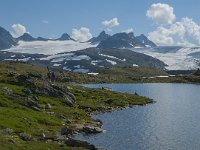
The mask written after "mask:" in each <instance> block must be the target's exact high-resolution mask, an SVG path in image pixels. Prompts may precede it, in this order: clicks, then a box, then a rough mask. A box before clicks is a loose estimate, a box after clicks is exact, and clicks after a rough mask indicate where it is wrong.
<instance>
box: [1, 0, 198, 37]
mask: <svg viewBox="0 0 200 150" xmlns="http://www.w3.org/2000/svg"><path fill="white" fill-rule="evenodd" d="M156 3H164V4H168V5H169V6H171V7H173V9H174V14H175V15H176V21H180V20H181V18H184V17H186V16H187V17H189V18H193V21H195V22H196V23H197V24H199V23H200V17H199V10H200V1H199V0H161V1H157V0H58V1H55V0H18V1H17V0H1V5H0V26H2V27H4V28H6V29H7V30H9V31H11V30H12V28H11V26H12V25H13V24H22V25H23V26H25V27H26V31H28V32H30V33H31V34H32V35H33V36H43V37H58V36H60V34H62V33H64V32H67V33H69V34H71V32H72V29H73V28H76V29H79V28H81V27H87V28H89V29H90V32H91V33H92V35H93V36H96V35H97V34H98V33H99V32H100V31H102V30H106V27H105V26H104V25H103V24H102V21H104V20H110V19H112V18H114V17H116V18H117V19H118V22H119V25H118V26H115V27H113V28H112V29H111V30H112V31H109V32H108V33H109V34H114V33H116V32H121V31H122V30H125V29H128V28H133V30H134V33H135V34H136V35H138V34H141V33H144V34H146V35H148V34H149V33H150V32H152V31H154V30H156V28H157V27H158V25H156V24H155V22H153V21H152V19H150V18H149V17H147V16H146V13H147V10H148V9H149V8H150V6H151V5H152V4H156ZM176 21H174V22H176Z"/></svg>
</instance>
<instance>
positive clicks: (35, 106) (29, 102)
mask: <svg viewBox="0 0 200 150" xmlns="http://www.w3.org/2000/svg"><path fill="white" fill-rule="evenodd" d="M25 105H26V106H27V107H29V108H31V109H33V110H36V111H42V109H40V108H39V106H38V103H37V102H35V101H33V100H30V99H29V98H28V99H27V100H26V102H25Z"/></svg>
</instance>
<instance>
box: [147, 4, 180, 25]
mask: <svg viewBox="0 0 200 150" xmlns="http://www.w3.org/2000/svg"><path fill="white" fill-rule="evenodd" d="M146 16H147V17H149V18H151V19H152V20H153V21H154V22H155V23H157V24H172V23H173V21H174V20H175V19H176V15H175V14H174V9H173V7H171V6H170V5H168V4H163V3H156V4H152V5H151V7H150V8H149V10H147V13H146Z"/></svg>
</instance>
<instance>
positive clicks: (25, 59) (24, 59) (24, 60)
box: [4, 57, 31, 62]
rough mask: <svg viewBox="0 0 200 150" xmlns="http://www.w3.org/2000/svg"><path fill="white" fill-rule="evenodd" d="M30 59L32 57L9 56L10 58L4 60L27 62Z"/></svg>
mask: <svg viewBox="0 0 200 150" xmlns="http://www.w3.org/2000/svg"><path fill="white" fill-rule="evenodd" d="M30 59H31V57H27V58H22V59H12V58H9V59H4V60H7V61H22V62H27V61H29V60H30Z"/></svg>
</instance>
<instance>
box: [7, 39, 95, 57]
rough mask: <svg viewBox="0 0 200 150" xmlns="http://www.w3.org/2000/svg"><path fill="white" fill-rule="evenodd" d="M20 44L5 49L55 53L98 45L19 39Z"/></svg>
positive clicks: (31, 52) (33, 52) (19, 51)
mask: <svg viewBox="0 0 200 150" xmlns="http://www.w3.org/2000/svg"><path fill="white" fill-rule="evenodd" d="M18 44H19V45H18V46H15V47H12V48H10V49H6V50H5V51H9V52H15V53H27V54H45V55H53V54H57V53H63V52H71V51H77V50H81V49H85V48H89V47H96V45H91V44H90V43H80V42H76V41H72V40H68V41H32V42H24V41H19V43H18Z"/></svg>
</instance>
